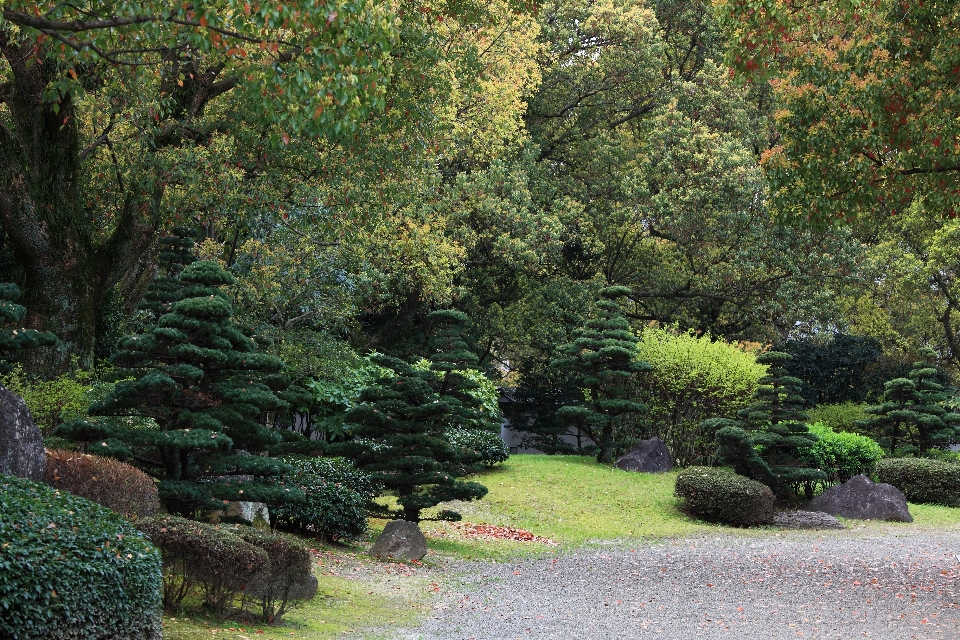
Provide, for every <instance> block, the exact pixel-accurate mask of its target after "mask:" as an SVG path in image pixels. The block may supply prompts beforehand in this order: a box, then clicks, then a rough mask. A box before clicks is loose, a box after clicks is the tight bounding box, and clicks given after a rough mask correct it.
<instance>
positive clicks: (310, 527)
mask: <svg viewBox="0 0 960 640" xmlns="http://www.w3.org/2000/svg"><path fill="white" fill-rule="evenodd" d="M281 460H283V462H285V463H287V464H289V465H290V466H292V467H293V469H294V470H293V473H290V474H288V475H287V476H285V477H284V478H283V480H282V484H283V485H284V486H290V487H295V488H297V489H298V490H300V491H302V492H303V495H304V500H303V501H302V502H297V503H290V504H284V505H280V506H277V507H275V508H274V509H273V510H272V511H271V514H272V515H273V518H274V522H275V523H276V524H277V526H280V527H289V528H292V529H295V530H298V531H301V532H303V533H305V534H312V535H316V536H319V537H320V538H321V539H323V540H330V541H337V540H344V539H347V540H350V539H353V538H357V537H359V536H362V535H363V534H364V533H366V531H367V504H368V503H369V502H370V501H371V500H372V499H373V496H374V495H375V494H376V493H377V492H378V490H379V488H378V487H377V486H376V484H375V483H374V482H373V481H372V480H371V479H370V476H369V474H367V473H364V472H362V471H359V470H357V468H356V467H354V466H353V464H352V463H351V462H350V461H349V460H347V459H345V458H302V457H295V456H289V457H283V458H281Z"/></svg>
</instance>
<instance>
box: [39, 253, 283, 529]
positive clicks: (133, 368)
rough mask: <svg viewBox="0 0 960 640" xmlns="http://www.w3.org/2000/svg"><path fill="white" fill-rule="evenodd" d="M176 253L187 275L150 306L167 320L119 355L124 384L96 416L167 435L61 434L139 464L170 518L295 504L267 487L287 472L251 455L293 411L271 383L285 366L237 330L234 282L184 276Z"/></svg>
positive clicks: (83, 426) (86, 427)
mask: <svg viewBox="0 0 960 640" xmlns="http://www.w3.org/2000/svg"><path fill="white" fill-rule="evenodd" d="M170 246H173V247H175V248H176V249H177V250H176V251H169V252H165V253H164V257H165V259H166V260H167V263H166V265H165V267H166V271H167V274H169V273H174V272H175V271H177V270H180V273H179V276H178V277H177V278H175V280H168V279H167V278H169V277H170V276H169V275H164V276H162V277H161V281H160V282H159V283H158V284H157V285H156V286H155V287H153V288H152V291H153V292H154V295H153V296H151V298H150V303H149V304H151V305H154V307H153V308H155V309H157V310H158V311H159V312H161V313H162V315H160V317H159V318H158V319H157V321H156V323H155V324H154V325H152V326H150V327H149V328H148V330H147V331H146V332H144V333H142V334H140V335H136V336H133V337H130V338H128V339H126V340H125V341H124V342H123V343H122V345H121V349H120V351H118V352H116V353H114V354H113V356H112V357H111V361H112V363H113V364H114V365H115V366H117V368H118V369H117V372H116V377H117V379H118V380H119V381H118V382H117V383H116V384H115V385H114V387H113V389H111V391H110V392H109V393H108V394H107V396H106V397H105V398H104V399H103V400H102V401H100V402H97V403H95V404H94V405H93V406H92V407H91V410H90V413H91V415H96V416H137V417H146V418H152V419H153V420H154V421H156V423H157V425H159V429H125V428H122V427H121V426H118V425H117V424H116V423H115V422H113V423H111V422H108V421H106V420H104V421H100V422H97V421H96V420H95V419H94V420H89V421H86V420H81V421H74V422H72V423H67V424H65V425H62V426H61V427H59V428H58V434H59V435H63V436H64V437H67V438H69V439H72V440H75V441H82V442H87V443H93V446H92V451H93V452H95V453H98V454H100V455H109V456H112V457H116V458H120V459H123V460H126V461H129V462H132V463H134V464H135V465H136V466H138V467H140V468H141V469H142V470H144V471H145V472H147V473H148V474H150V475H152V476H153V477H155V478H157V479H159V480H160V484H159V490H160V498H161V500H162V501H163V502H164V503H165V504H166V506H167V508H168V509H169V510H170V512H171V513H181V514H189V513H192V512H194V511H196V510H204V509H215V508H217V506H218V504H217V502H216V501H215V500H219V501H223V500H249V501H258V502H268V503H276V502H278V501H285V500H287V499H290V498H291V496H294V497H296V496H297V495H298V494H297V493H296V492H295V491H292V490H288V489H282V488H280V487H278V486H276V485H275V484H273V483H272V482H270V481H269V479H270V478H271V477H275V476H277V475H279V474H280V473H282V472H284V471H286V470H287V467H286V466H285V465H283V464H282V463H279V462H277V461H275V460H271V459H268V458H264V457H260V456H256V455H249V454H250V453H256V452H261V451H264V450H265V449H266V448H267V447H268V446H269V445H272V444H275V443H277V442H279V440H280V438H279V436H277V434H276V432H274V431H273V430H272V429H269V428H267V427H265V426H263V425H262V424H260V416H261V415H262V414H263V413H265V412H268V411H277V410H280V409H283V408H285V406H286V405H285V403H284V402H283V401H282V400H280V399H279V398H278V397H277V395H276V394H275V392H274V390H273V389H271V387H270V386H268V385H267V384H266V383H265V381H269V380H270V379H271V377H274V378H275V377H276V375H277V374H278V373H280V372H281V370H282V368H283V363H282V361H281V360H280V359H279V358H277V357H275V356H271V355H267V354H263V353H259V352H258V350H257V344H256V343H255V342H254V340H253V339H252V338H250V337H249V336H248V335H246V334H245V333H244V332H243V331H241V330H240V328H238V327H237V326H236V325H235V324H234V323H233V321H232V319H231V316H232V314H233V309H232V306H231V303H230V300H229V298H228V297H227V295H226V294H225V293H224V292H223V291H221V289H220V287H222V286H223V285H227V284H230V283H231V282H232V281H233V278H232V276H231V275H230V274H229V273H227V272H226V271H225V270H224V269H223V268H221V267H220V266H219V265H218V264H217V263H215V262H209V261H199V262H193V263H191V264H189V265H188V266H185V267H182V269H180V268H179V267H178V265H180V266H182V265H183V264H184V263H185V262H189V260H188V259H187V257H186V254H185V253H184V251H183V248H184V245H183V244H181V243H180V242H179V241H171V242H170ZM174 282H175V283H176V285H177V287H176V288H174V287H173V286H172V284H173V283H174ZM165 311H166V312H165ZM234 476H246V478H245V479H249V476H254V477H255V478H256V481H253V482H251V481H242V480H243V479H244V478H236V477H234Z"/></svg>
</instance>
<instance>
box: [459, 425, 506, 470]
mask: <svg viewBox="0 0 960 640" xmlns="http://www.w3.org/2000/svg"><path fill="white" fill-rule="evenodd" d="M447 440H448V441H449V442H450V444H451V445H452V446H453V448H454V449H459V450H467V451H470V452H472V453H468V454H467V455H466V456H465V458H468V459H471V460H472V461H473V460H475V461H476V462H479V463H480V464H482V465H483V466H485V467H492V466H493V465H495V464H497V463H500V462H505V461H506V460H507V458H509V457H510V448H509V447H508V446H507V443H506V442H504V441H503V438H501V437H500V434H497V433H491V432H490V431H484V430H483V429H460V428H457V429H450V430H449V431H447Z"/></svg>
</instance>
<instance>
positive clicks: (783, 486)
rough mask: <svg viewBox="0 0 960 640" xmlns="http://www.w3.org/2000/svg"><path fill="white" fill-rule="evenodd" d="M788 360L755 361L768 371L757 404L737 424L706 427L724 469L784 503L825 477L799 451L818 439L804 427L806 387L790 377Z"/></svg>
mask: <svg viewBox="0 0 960 640" xmlns="http://www.w3.org/2000/svg"><path fill="white" fill-rule="evenodd" d="M790 357H791V356H790V354H787V353H782V352H779V351H768V352H766V353H763V354H761V355H759V356H757V363H758V364H761V365H768V369H767V374H766V375H765V376H763V377H762V378H760V380H759V381H758V384H759V386H758V387H757V389H756V391H754V394H753V397H754V400H755V402H754V403H753V404H751V405H750V406H748V407H746V408H744V409H742V410H740V412H739V413H738V417H739V420H730V419H726V418H711V419H709V420H707V421H705V424H704V427H705V428H706V429H709V430H712V431H715V433H716V439H717V443H718V445H719V459H720V461H721V462H722V463H725V464H730V465H732V466H733V468H734V469H735V470H736V472H737V473H739V474H740V475H743V476H746V477H748V478H751V479H753V480H757V481H758V482H762V483H763V484H765V485H767V486H768V487H770V488H771V489H772V490H773V492H774V493H775V494H776V495H777V496H779V497H781V498H789V497H790V496H792V495H794V494H795V493H796V491H797V490H798V489H800V488H801V487H806V488H809V487H811V486H812V483H814V482H817V481H821V480H824V479H825V478H826V475H825V474H824V473H823V471H821V470H819V469H811V468H808V467H806V466H804V463H803V462H802V459H803V458H802V456H801V454H800V451H801V450H802V449H805V448H806V447H810V446H812V445H813V444H814V443H815V442H816V441H817V437H816V436H814V435H812V434H811V433H810V430H809V429H808V428H807V425H806V420H807V416H806V414H805V413H804V412H803V410H802V407H803V397H802V396H801V395H800V390H801V386H802V381H801V380H800V379H798V378H794V377H792V376H790V375H787V370H786V368H785V366H784V363H785V362H787V361H788V360H789V359H790Z"/></svg>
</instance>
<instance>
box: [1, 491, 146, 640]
mask: <svg viewBox="0 0 960 640" xmlns="http://www.w3.org/2000/svg"><path fill="white" fill-rule="evenodd" d="M160 594H161V576H160V554H159V553H158V552H157V550H156V549H155V548H154V546H153V545H151V544H150V542H149V541H148V540H146V539H145V538H144V536H143V535H142V534H141V533H140V532H139V531H137V530H136V529H134V528H133V526H132V525H131V524H130V523H128V522H127V521H126V520H124V519H123V518H122V517H121V516H119V515H117V514H116V513H114V512H112V511H110V510H109V509H106V508H104V507H101V506H100V505H97V504H94V503H93V502H90V501H89V500H85V499H83V498H80V497H77V496H74V495H72V494H70V493H68V492H66V491H58V490H56V489H54V488H52V487H48V486H47V485H45V484H40V483H35V482H30V481H28V480H23V479H21V478H15V477H12V476H4V475H0V637H2V638H9V639H10V640H20V639H21V638H22V639H23V640H41V639H43V640H59V639H61V638H83V639H84V640H99V639H101V638H102V639H103V640H107V639H111V640H112V639H116V638H120V639H127V638H129V639H130V640H134V639H136V640H139V639H143V638H146V639H150V640H153V639H156V640H159V638H160V637H161V629H160Z"/></svg>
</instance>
